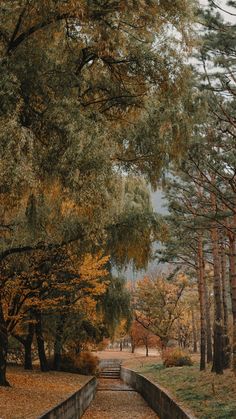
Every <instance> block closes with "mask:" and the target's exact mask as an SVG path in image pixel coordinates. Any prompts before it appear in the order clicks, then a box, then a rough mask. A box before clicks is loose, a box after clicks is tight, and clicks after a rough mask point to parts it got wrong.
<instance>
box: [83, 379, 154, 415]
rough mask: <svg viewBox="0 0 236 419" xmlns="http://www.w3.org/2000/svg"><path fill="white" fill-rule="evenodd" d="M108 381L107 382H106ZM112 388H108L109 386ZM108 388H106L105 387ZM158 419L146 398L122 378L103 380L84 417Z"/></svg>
mask: <svg viewBox="0 0 236 419" xmlns="http://www.w3.org/2000/svg"><path fill="white" fill-rule="evenodd" d="M106 381H107V384H106ZM109 386H110V388H111V390H108V388H109ZM105 388H106V389H105ZM121 418H122V419H157V418H158V416H157V415H156V413H155V412H154V411H153V410H152V409H150V407H148V405H147V403H146V402H145V401H144V399H143V398H142V397H141V396H140V395H139V394H138V393H136V392H135V391H133V390H129V389H127V388H126V386H125V385H124V384H123V383H122V381H120V380H102V382H100V385H99V387H98V391H97V394H96V397H95V399H94V400H93V402H92V403H91V405H90V407H89V408H88V410H87V411H86V412H85V414H84V415H83V419H121Z"/></svg>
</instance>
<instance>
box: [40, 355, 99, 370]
mask: <svg viewBox="0 0 236 419" xmlns="http://www.w3.org/2000/svg"><path fill="white" fill-rule="evenodd" d="M98 364H99V359H98V357H96V356H94V355H93V354H92V353H90V352H81V354H80V355H75V354H74V353H71V352H68V353H67V354H63V355H62V357H61V368H60V370H61V371H64V372H73V373H77V374H84V375H94V374H96V371H97V368H98ZM48 365H49V368H50V369H53V358H50V359H49V361H48Z"/></svg>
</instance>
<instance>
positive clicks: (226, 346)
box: [220, 238, 231, 369]
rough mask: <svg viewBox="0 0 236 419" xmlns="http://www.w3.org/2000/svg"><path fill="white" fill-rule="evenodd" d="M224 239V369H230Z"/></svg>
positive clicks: (223, 248)
mask: <svg viewBox="0 0 236 419" xmlns="http://www.w3.org/2000/svg"><path fill="white" fill-rule="evenodd" d="M223 239H224V238H222V240H221V244H220V253H221V286H222V304H223V306H222V309H223V321H224V333H223V342H222V344H223V368H224V369H225V368H230V361H231V347H230V340H229V332H228V305H227V290H226V276H227V274H226V254H225V247H224V242H223Z"/></svg>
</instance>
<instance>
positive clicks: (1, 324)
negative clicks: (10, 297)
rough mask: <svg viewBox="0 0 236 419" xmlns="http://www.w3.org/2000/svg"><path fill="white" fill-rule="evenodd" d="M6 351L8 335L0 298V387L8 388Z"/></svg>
mask: <svg viewBox="0 0 236 419" xmlns="http://www.w3.org/2000/svg"><path fill="white" fill-rule="evenodd" d="M7 351H8V333H7V327H6V322H5V319H4V315H3V309H2V302H1V297H0V386H5V387H6V386H9V385H10V384H9V383H8V381H7V378H6V369H7Z"/></svg>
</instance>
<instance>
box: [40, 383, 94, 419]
mask: <svg viewBox="0 0 236 419" xmlns="http://www.w3.org/2000/svg"><path fill="white" fill-rule="evenodd" d="M96 387H97V380H96V378H95V377H93V378H91V380H89V381H88V382H87V383H86V384H85V385H84V386H83V387H82V388H81V389H80V390H78V391H76V393H74V394H72V396H70V397H69V398H68V399H66V400H65V401H63V402H62V403H60V404H58V405H57V406H55V407H54V408H52V409H51V410H49V411H48V412H46V413H45V414H43V415H42V416H40V417H39V418H38V419H79V418H81V417H82V415H83V413H84V412H85V410H86V409H87V407H88V406H89V405H90V403H91V401H92V400H93V398H94V396H95V392H96Z"/></svg>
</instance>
